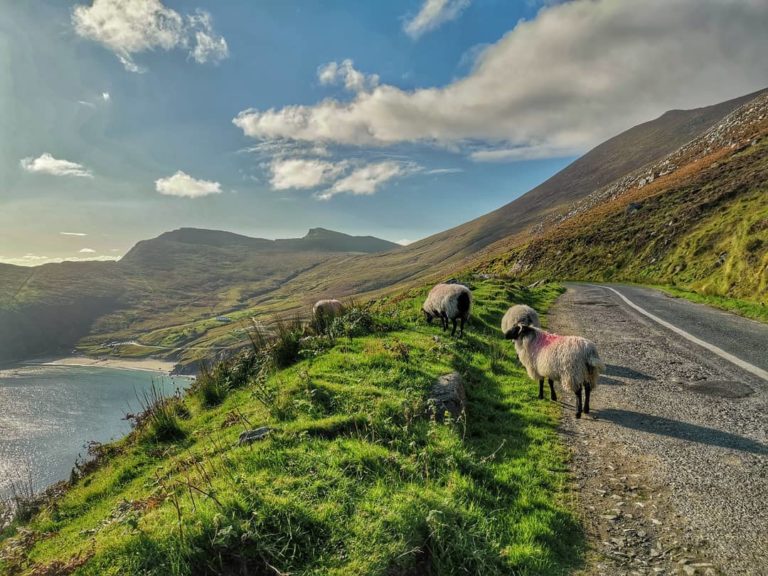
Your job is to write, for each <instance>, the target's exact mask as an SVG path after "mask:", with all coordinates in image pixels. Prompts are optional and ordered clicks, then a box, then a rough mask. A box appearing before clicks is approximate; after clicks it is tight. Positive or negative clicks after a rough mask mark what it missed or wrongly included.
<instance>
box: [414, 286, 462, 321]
mask: <svg viewBox="0 0 768 576" xmlns="http://www.w3.org/2000/svg"><path fill="white" fill-rule="evenodd" d="M462 292H465V293H466V294H467V295H468V296H469V308H468V309H467V313H466V316H465V318H469V314H470V312H471V310H472V292H471V291H470V289H469V288H467V287H466V286H464V285H463V284H438V285H436V286H435V287H434V288H432V290H430V291H429V294H428V295H427V299H426V300H425V301H424V306H422V308H423V309H424V311H426V312H429V313H430V314H432V315H433V316H437V317H441V316H443V315H445V316H446V317H447V318H448V319H449V320H453V319H454V318H460V317H461V316H462V313H461V311H460V310H459V294H461V293H462Z"/></svg>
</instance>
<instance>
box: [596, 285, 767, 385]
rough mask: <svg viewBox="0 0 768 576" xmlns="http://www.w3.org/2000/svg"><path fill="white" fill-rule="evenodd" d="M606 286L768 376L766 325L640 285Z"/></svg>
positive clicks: (764, 381)
mask: <svg viewBox="0 0 768 576" xmlns="http://www.w3.org/2000/svg"><path fill="white" fill-rule="evenodd" d="M606 286H608V287H610V288H612V289H613V290H616V291H617V292H619V293H620V294H621V295H622V296H624V297H625V298H627V299H629V300H630V302H632V303H633V304H635V305H637V306H640V307H641V308H643V309H644V310H645V311H646V312H649V313H650V314H652V315H654V316H657V317H660V318H662V319H663V320H666V321H667V322H669V323H671V324H673V325H674V326H676V327H677V328H679V329H682V330H683V331H685V332H687V333H688V334H690V335H692V336H694V337H697V338H698V339H700V340H703V341H705V342H707V343H709V344H711V345H713V346H716V347H718V348H720V349H721V350H724V351H725V352H727V353H729V354H732V355H734V356H736V357H738V358H740V359H741V360H743V361H745V362H748V363H750V364H752V365H753V366H756V367H758V368H760V369H761V370H762V371H763V372H764V373H765V377H768V324H762V323H760V322H755V321H754V320H748V319H746V318H742V317H741V316H736V315H734V314H729V313H728V312H723V311H722V310H716V309H715V308H710V307H709V306H704V305H703V304H694V303H693V302H689V301H688V300H683V299H682V298H673V297H670V296H668V295H667V294H665V293H664V292H661V291H659V290H652V289H650V288H642V287H639V286H622V285H613V286H612V285H610V284H608V285H606ZM624 303H625V304H626V302H624ZM678 335H679V334H678ZM762 385H765V386H768V380H763V382H762Z"/></svg>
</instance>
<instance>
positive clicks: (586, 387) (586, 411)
mask: <svg viewBox="0 0 768 576" xmlns="http://www.w3.org/2000/svg"><path fill="white" fill-rule="evenodd" d="M591 389H592V386H591V385H590V383H589V381H587V382H584V414H589V393H590V392H591V391H592V390H591Z"/></svg>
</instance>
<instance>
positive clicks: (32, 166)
mask: <svg viewBox="0 0 768 576" xmlns="http://www.w3.org/2000/svg"><path fill="white" fill-rule="evenodd" d="M19 164H21V167H22V168H23V169H24V170H26V171H27V172H34V173H38V174H51V175H53V176H77V177H80V178H93V173H92V172H91V171H90V170H89V169H88V168H86V167H85V166H83V165H82V164H78V163H77V162H70V161H69V160H59V159H58V158H54V157H53V156H51V155H50V154H49V153H48V152H45V153H43V154H41V155H40V156H38V157H37V158H32V157H31V156H30V157H29V158H22V159H21V160H20V162H19Z"/></svg>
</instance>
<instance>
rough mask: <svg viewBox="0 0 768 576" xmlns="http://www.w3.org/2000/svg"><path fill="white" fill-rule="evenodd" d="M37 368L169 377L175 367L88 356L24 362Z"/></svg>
mask: <svg viewBox="0 0 768 576" xmlns="http://www.w3.org/2000/svg"><path fill="white" fill-rule="evenodd" d="M25 364H29V365H38V366H85V367H89V368H112V369H113V370H140V371H143V372H154V373H162V374H166V375H170V374H171V372H172V371H173V369H174V367H175V366H176V363H175V362H172V361H170V360H159V359H156V358H136V359H134V358H91V357H89V356H65V357H62V358H53V359H42V360H34V361H29V362H25Z"/></svg>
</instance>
